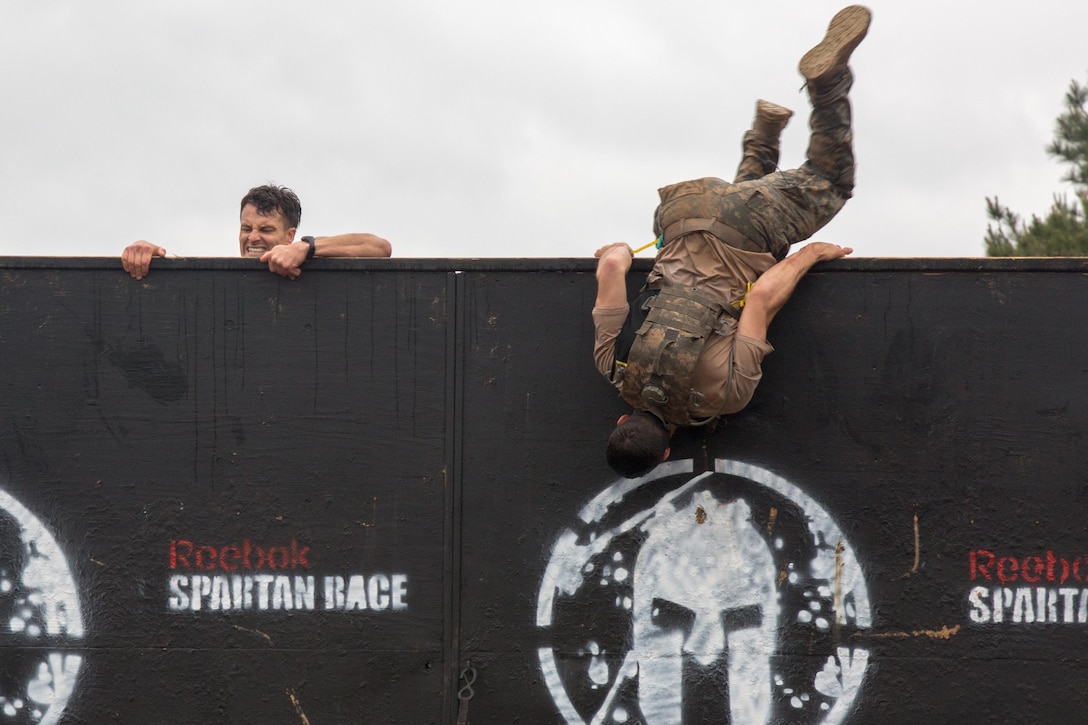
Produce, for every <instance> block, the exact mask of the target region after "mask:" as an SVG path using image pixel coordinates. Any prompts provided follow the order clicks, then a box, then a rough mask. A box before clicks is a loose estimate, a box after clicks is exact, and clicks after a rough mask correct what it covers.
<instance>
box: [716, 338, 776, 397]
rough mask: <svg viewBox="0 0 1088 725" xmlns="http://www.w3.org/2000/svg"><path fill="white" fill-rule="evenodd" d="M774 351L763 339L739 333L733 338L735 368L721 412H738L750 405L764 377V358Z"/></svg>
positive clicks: (729, 377)
mask: <svg viewBox="0 0 1088 725" xmlns="http://www.w3.org/2000/svg"><path fill="white" fill-rule="evenodd" d="M772 352H774V348H773V347H772V346H771V344H770V343H768V342H764V341H763V340H757V339H755V338H753V337H747V336H745V335H739V334H738V335H736V336H735V337H734V338H733V360H732V363H733V368H732V373H731V374H730V375H729V376H728V378H727V379H726V389H725V390H723V391H722V394H723V395H724V404H723V405H722V408H721V413H723V414H728V413H736V412H738V411H740V410H743V409H744V407H745V406H746V405H748V403H749V402H750V401H751V400H752V395H753V394H754V393H755V392H756V386H757V385H759V381H760V380H761V379H762V378H763V367H762V363H763V358H764V357H766V356H767V355H769V354H771V353H772Z"/></svg>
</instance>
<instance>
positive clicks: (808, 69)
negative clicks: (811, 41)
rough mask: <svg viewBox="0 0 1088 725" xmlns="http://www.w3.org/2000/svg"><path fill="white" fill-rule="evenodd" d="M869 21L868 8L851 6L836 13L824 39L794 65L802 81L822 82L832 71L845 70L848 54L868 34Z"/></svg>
mask: <svg viewBox="0 0 1088 725" xmlns="http://www.w3.org/2000/svg"><path fill="white" fill-rule="evenodd" d="M872 17H873V15H872V13H871V12H869V8H867V7H865V6H863V5H851V6H850V7H848V8H843V9H842V10H840V11H839V12H838V13H836V14H835V17H833V18H832V19H831V23H830V24H829V25H828V26H827V34H826V35H825V36H824V39H823V40H821V41H820V42H819V43H818V44H817V45H816V47H814V48H813V49H812V50H810V51H809V52H807V53H805V54H804V56H802V57H801V62H800V63H799V64H798V65H797V69H798V70H799V71H801V75H803V76H804V77H805V80H807V81H810V82H811V81H818V80H822V79H823V78H824V77H825V76H828V75H830V74H831V73H832V72H833V71H835V70H837V69H839V68H842V67H845V66H846V63H847V61H849V60H850V54H851V53H853V52H854V49H855V48H857V47H858V45H859V44H860V43H861V41H862V40H864V39H865V34H866V33H868V32H869V22H870V21H871V20H872Z"/></svg>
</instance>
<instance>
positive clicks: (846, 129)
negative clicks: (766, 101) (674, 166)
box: [654, 71, 854, 259]
mask: <svg viewBox="0 0 1088 725" xmlns="http://www.w3.org/2000/svg"><path fill="white" fill-rule="evenodd" d="M851 85H853V77H852V76H851V75H850V72H849V71H846V72H845V73H844V74H843V75H842V76H841V77H840V78H839V79H838V80H837V81H836V82H835V83H834V84H832V85H831V86H829V87H826V88H822V89H820V92H817V93H814V92H813V89H811V88H810V90H809V94H810V97H811V99H812V114H811V116H810V117H809V127H810V129H811V135H810V136H809V145H808V159H807V160H806V161H805V163H804V164H802V166H801V168H799V169H792V170H789V171H776V170H775V169H776V167H777V163H778V140H777V139H773V138H769V137H767V136H763V135H761V134H758V133H756V132H754V131H749V132H748V133H746V134H745V136H744V156H743V158H742V160H741V163H740V167H739V169H738V170H737V177H736V180H735V181H734V182H733V183H732V184H729V183H727V182H723V181H721V180H720V179H697V180H694V181H688V182H681V183H679V184H674V185H672V186H670V187H665V188H663V189H661V190H659V193H660V195H661V201H662V203H661V206H659V207H658V211H657V214H656V215H655V221H654V231H655V233H664V231H665V230H666V229H668V228H670V227H672V228H674V229H679V230H685V229H687V228H688V227H691V228H707V226H706V225H704V226H700V227H696V226H695V225H694V224H693V225H685V224H683V223H682V222H680V221H678V220H683V219H685V218H686V219H692V220H696V219H714V220H717V221H718V222H720V223H721V224H724V225H725V226H726V227H729V228H730V229H732V230H735V231H736V232H738V233H739V234H735V235H729V234H718V233H715V235H716V236H718V237H719V238H720V239H722V241H723V242H725V243H726V244H730V245H733V246H737V247H740V248H744V249H751V250H759V251H765V252H770V253H771V254H773V255H774V256H775V257H776V258H778V259H781V258H783V257H785V256H786V255H787V254H788V253H789V248H790V245H792V244H794V243H796V242H801V241H804V240H806V239H808V238H809V237H811V236H812V235H813V234H815V233H816V232H817V231H818V230H819V229H821V228H822V227H823V226H824V225H825V224H827V223H828V222H829V221H831V219H832V217H834V216H835V214H837V213H838V212H839V210H840V209H842V207H843V205H844V204H845V203H846V200H847V199H849V198H850V196H851V195H852V193H853V189H854V152H853V143H852V142H853V133H852V132H851V130H850V100H849V98H848V93H849V91H850V87H851ZM674 233H675V232H674ZM670 236H671V235H669V234H666V237H670ZM665 241H666V243H668V242H669V241H671V239H670V238H666V240H665Z"/></svg>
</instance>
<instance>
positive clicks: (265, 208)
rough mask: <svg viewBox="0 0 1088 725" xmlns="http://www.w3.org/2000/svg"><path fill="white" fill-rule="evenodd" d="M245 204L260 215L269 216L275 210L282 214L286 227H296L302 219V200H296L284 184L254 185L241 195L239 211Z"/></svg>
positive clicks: (295, 196) (294, 195)
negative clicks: (249, 205)
mask: <svg viewBox="0 0 1088 725" xmlns="http://www.w3.org/2000/svg"><path fill="white" fill-rule="evenodd" d="M246 204H252V205H253V206H255V207H256V208H257V213H258V214H260V215H261V216H271V215H272V214H274V213H276V212H279V213H280V214H283V218H284V221H286V222H287V228H288V229H298V225H299V222H301V221H302V202H300V201H299V200H298V196H297V195H296V194H295V192H293V191H291V190H290V189H288V188H287V187H286V186H276V185H274V184H265V185H263V186H254V187H253V188H252V189H250V190H249V192H248V193H247V194H246V195H245V196H243V197H242V205H241V206H240V207H238V212H239V213H241V211H242V209H245V208H246Z"/></svg>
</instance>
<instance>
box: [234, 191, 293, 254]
mask: <svg viewBox="0 0 1088 725" xmlns="http://www.w3.org/2000/svg"><path fill="white" fill-rule="evenodd" d="M239 216H240V220H241V226H240V227H239V230H238V249H239V252H240V253H241V255H242V256H243V257H260V256H261V255H262V254H264V253H265V252H267V251H268V250H269V249H271V248H272V247H276V246H279V245H281V244H290V243H291V242H293V241H295V231H296V230H297V229H298V225H299V222H300V221H301V220H302V204H301V203H300V202H299V200H298V197H297V196H296V195H295V192H293V191H291V190H290V189H288V188H287V187H286V186H273V185H270V184H266V185H264V186H255V187H253V188H252V189H250V190H249V193H247V194H246V195H245V196H244V197H242V204H241V212H240V215H239Z"/></svg>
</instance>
